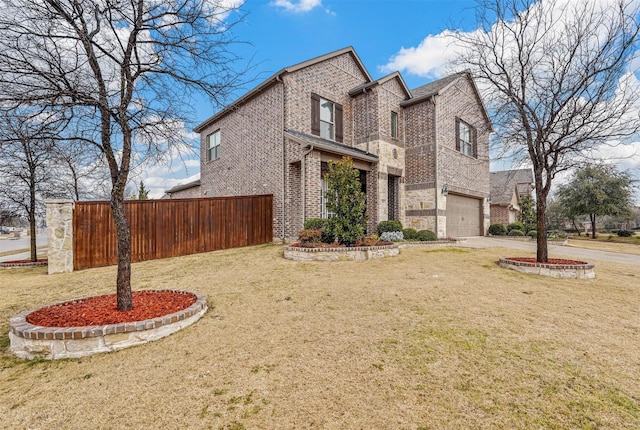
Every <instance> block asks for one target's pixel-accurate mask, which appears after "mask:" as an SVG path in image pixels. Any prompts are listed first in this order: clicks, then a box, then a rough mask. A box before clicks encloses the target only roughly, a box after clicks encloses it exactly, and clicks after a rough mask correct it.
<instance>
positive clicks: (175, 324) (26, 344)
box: [9, 291, 207, 360]
mask: <svg viewBox="0 0 640 430" xmlns="http://www.w3.org/2000/svg"><path fill="white" fill-rule="evenodd" d="M174 292H177V293H183V294H194V295H195V296H196V302H195V303H194V304H192V305H191V306H189V307H188V308H186V309H183V310H181V311H179V312H175V313H173V314H169V315H165V316H162V317H158V318H154V319H149V320H144V321H136V322H128V323H120V324H108V325H104V326H86V327H42V326H36V325H33V324H29V323H28V322H27V320H26V318H27V315H29V314H30V313H31V312H35V311H36V310H37V309H32V310H29V311H26V312H22V313H20V314H18V315H16V316H15V317H13V318H11V319H10V320H9V340H10V344H11V346H10V350H11V352H12V353H13V354H15V355H16V356H18V357H20V358H26V359H29V360H32V359H34V358H36V357H38V358H43V359H45V360H58V359H62V358H79V357H87V356H89V355H93V354H99V353H101V352H113V351H118V350H120V349H124V348H129V347H131V346H135V345H141V344H144V343H147V342H152V341H154V340H158V339H161V338H163V337H166V336H169V335H170V334H173V333H175V332H177V331H179V330H182V329H183V328H185V327H188V326H190V325H191V324H193V323H194V322H196V321H198V320H199V319H200V318H201V317H202V316H203V315H204V314H205V312H206V311H207V298H206V297H205V296H204V295H203V294H200V293H198V292H195V291H174ZM77 300H82V299H75V300H69V301H66V302H61V303H56V304H54V305H50V306H55V305H59V304H63V303H68V302H73V301H77Z"/></svg>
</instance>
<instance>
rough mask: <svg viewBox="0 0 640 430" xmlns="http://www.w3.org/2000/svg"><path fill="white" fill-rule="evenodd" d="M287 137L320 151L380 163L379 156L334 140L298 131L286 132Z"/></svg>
mask: <svg viewBox="0 0 640 430" xmlns="http://www.w3.org/2000/svg"><path fill="white" fill-rule="evenodd" d="M285 136H287V137H289V138H291V139H294V140H295V141H298V142H300V143H302V144H303V145H309V146H310V145H314V146H315V147H317V148H318V149H322V150H323V151H327V152H333V153H335V154H338V155H347V156H350V157H352V158H355V159H359V160H365V161H370V162H373V161H378V156H377V155H375V154H371V153H368V152H366V151H363V150H361V149H358V148H354V147H352V146H347V145H343V144H342V143H337V142H334V141H333V140H328V139H324V138H322V137H318V136H314V135H311V134H306V133H302V132H301V131H297V130H285Z"/></svg>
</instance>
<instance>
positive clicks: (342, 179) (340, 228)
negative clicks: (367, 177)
mask: <svg viewBox="0 0 640 430" xmlns="http://www.w3.org/2000/svg"><path fill="white" fill-rule="evenodd" d="M328 164H329V171H328V172H327V173H326V174H325V176H324V177H325V180H326V181H327V191H326V192H325V195H324V196H325V198H326V199H327V210H328V211H329V212H333V214H334V216H333V217H331V218H329V224H328V226H327V228H326V230H327V233H329V234H330V235H331V237H333V238H335V240H337V241H338V242H339V243H341V244H343V245H347V246H351V245H353V244H355V243H356V242H358V241H361V240H363V239H364V237H365V235H364V232H365V230H366V228H367V216H366V205H365V198H366V196H365V194H364V193H363V192H362V184H361V183H360V179H359V178H360V172H359V171H358V169H356V168H355V167H354V165H353V160H352V159H351V158H350V157H342V160H339V161H333V160H329V162H328Z"/></svg>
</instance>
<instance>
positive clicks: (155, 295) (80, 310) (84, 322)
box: [26, 291, 197, 327]
mask: <svg viewBox="0 0 640 430" xmlns="http://www.w3.org/2000/svg"><path fill="white" fill-rule="evenodd" d="M196 300H197V298H196V296H195V295H194V294H190V293H187V294H185V293H177V292H173V291H134V292H133V309H131V310H130V311H127V312H122V311H119V310H118V309H117V302H116V295H115V294H110V295H106V296H96V297H89V298H87V299H83V300H79V301H76V302H68V303H63V304H61V305H56V306H49V307H45V308H41V309H38V310H35V311H33V312H31V313H30V314H29V315H27V318H26V320H27V322H28V323H30V324H33V325H39V326H43V327H82V326H91V325H106V324H117V323H125V322H135V321H144V320H147V319H152V318H158V317H162V316H165V315H169V314H172V313H174V312H178V311H181V310H183V309H186V308H188V307H189V306H191V305H192V304H194V303H195V302H196Z"/></svg>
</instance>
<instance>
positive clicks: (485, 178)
mask: <svg viewBox="0 0 640 430" xmlns="http://www.w3.org/2000/svg"><path fill="white" fill-rule="evenodd" d="M456 118H459V119H461V120H462V121H464V122H466V123H467V124H470V125H471V126H472V127H474V128H475V130H476V133H477V137H476V139H477V158H476V157H470V156H467V155H464V154H462V153H461V152H460V151H458V150H457V149H456ZM436 122H437V125H438V126H437V142H438V187H439V188H441V187H442V186H443V185H444V184H446V185H447V188H448V190H449V192H455V193H458V194H463V195H467V196H472V197H478V198H482V199H484V202H483V212H484V214H483V217H484V231H485V232H486V230H487V228H488V227H489V222H490V212H489V204H488V203H487V201H486V198H487V197H488V195H489V190H490V188H489V134H490V130H489V128H488V124H487V123H486V120H485V117H484V115H483V112H482V109H481V104H480V101H479V99H478V98H477V94H476V92H475V91H474V88H473V85H472V83H471V82H470V81H469V80H468V79H467V78H463V79H458V80H457V81H455V84H454V85H453V86H451V87H449V88H448V89H447V90H445V91H444V92H443V93H442V94H441V95H440V96H438V97H437V99H436ZM443 206H444V205H443ZM439 209H446V208H445V207H442V208H440V207H439Z"/></svg>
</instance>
